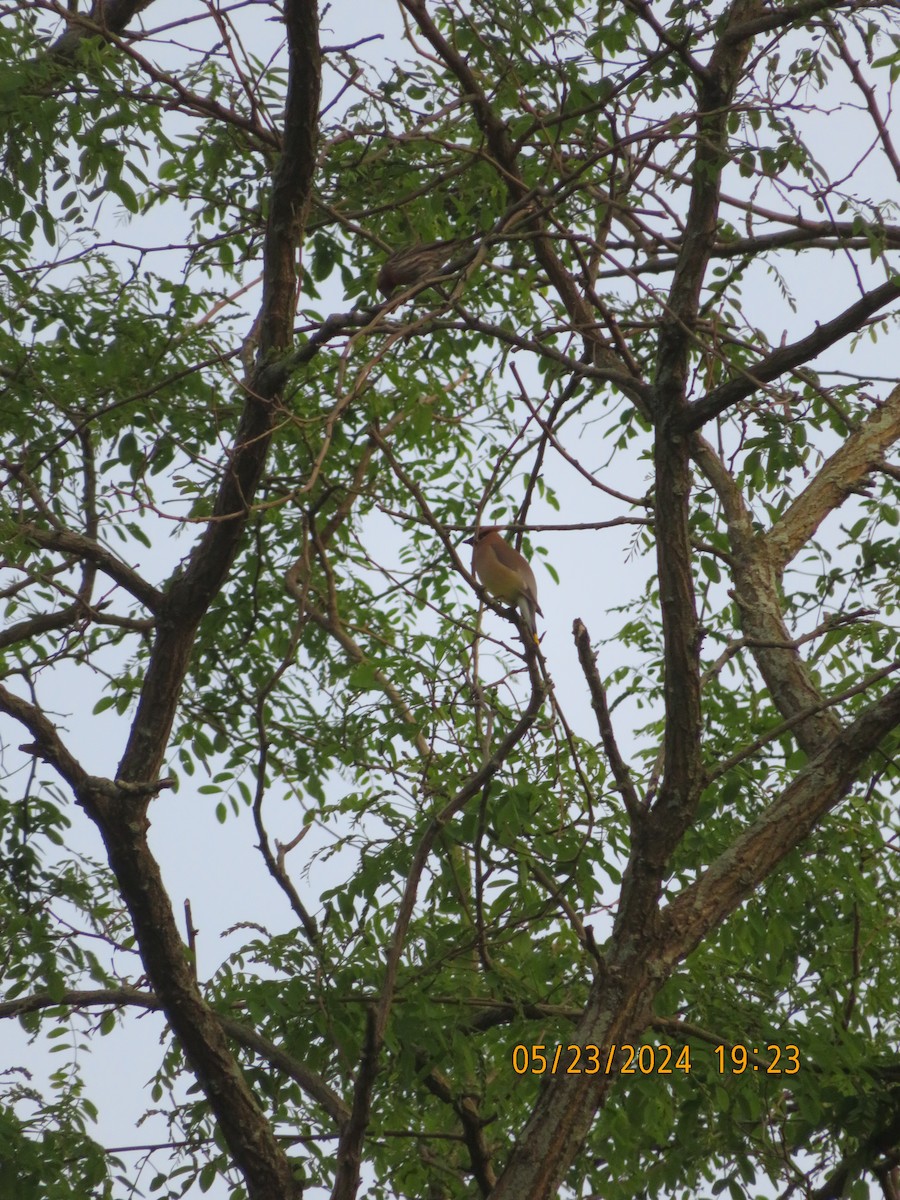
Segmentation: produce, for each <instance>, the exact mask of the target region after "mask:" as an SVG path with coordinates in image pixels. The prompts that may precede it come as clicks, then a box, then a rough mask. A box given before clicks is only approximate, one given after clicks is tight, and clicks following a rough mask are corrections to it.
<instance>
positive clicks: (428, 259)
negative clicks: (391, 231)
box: [375, 238, 465, 296]
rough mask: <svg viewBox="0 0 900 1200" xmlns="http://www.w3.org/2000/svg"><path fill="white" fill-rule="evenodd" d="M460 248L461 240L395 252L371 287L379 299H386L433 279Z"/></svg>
mask: <svg viewBox="0 0 900 1200" xmlns="http://www.w3.org/2000/svg"><path fill="white" fill-rule="evenodd" d="M464 245H465V239H464V238H458V239H454V240H453V241H448V242H424V243H422V244H420V245H418V246H406V247H405V248H404V249H402V250H396V251H395V252H394V253H393V254H392V255H391V256H390V258H389V259H388V260H387V262H386V263H385V264H384V266H383V267H382V268H381V270H380V271H379V272H378V278H377V279H376V280H375V286H376V287H377V288H378V290H379V292H381V294H382V296H390V295H391V294H392V293H393V292H395V291H396V290H397V288H399V287H410V286H411V285H412V284H414V283H424V282H425V281H426V280H428V279H431V278H432V277H435V278H436V277H437V276H439V275H441V274H442V273H443V270H442V268H443V267H445V266H446V265H447V264H448V263H449V262H450V259H451V258H452V257H453V255H454V254H455V253H456V251H457V250H459V249H460V248H461V247H462V246H464Z"/></svg>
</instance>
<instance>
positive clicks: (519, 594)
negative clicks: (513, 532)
mask: <svg viewBox="0 0 900 1200" xmlns="http://www.w3.org/2000/svg"><path fill="white" fill-rule="evenodd" d="M466 545H468V546H471V547H472V570H473V571H474V572H475V574H476V575H477V576H478V578H479V579H480V580H481V582H482V583H483V584H484V586H485V588H486V590H487V591H489V592H490V594H491V595H492V596H494V597H495V599H497V600H504V601H506V603H507V604H515V605H516V606H517V608H518V609H519V612H520V613H521V614H522V618H523V620H524V621H525V625H526V627H527V628H528V632H529V633H530V634H531V636H532V637H533V638H534V640H535V642H537V641H539V640H540V639H539V638H538V635H537V621H536V619H535V613H539V612H541V606H540V605H539V604H538V600H537V583H536V582H535V578H534V571H532V569H531V567H530V566H529V565H528V562H527V560H526V559H524V558H523V557H522V555H521V554H520V553H519V552H518V550H515V549H513V547H512V546H511V545H510V544H509V542H507V541H504V540H503V538H502V537H501V536H500V534H499V533H498V532H497V530H496V528H495V527H493V526H490V527H488V528H485V529H479V530H478V532H477V533H476V534H475V536H474V537H472V538H468V539H467V541H466ZM543 615H544V614H543V613H541V616H543Z"/></svg>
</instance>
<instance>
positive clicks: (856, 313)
mask: <svg viewBox="0 0 900 1200" xmlns="http://www.w3.org/2000/svg"><path fill="white" fill-rule="evenodd" d="M898 296H900V281H896V282H895V280H893V279H890V280H888V282H887V283H882V284H881V285H880V286H879V287H877V288H873V289H872V291H871V292H867V293H866V294H865V295H864V296H862V297H861V298H860V299H859V300H857V301H856V302H855V303H854V304H851V305H850V307H849V308H845V309H844V311H843V312H842V313H840V314H839V315H838V316H836V317H834V318H833V319H832V320H831V321H826V322H825V323H824V324H822V325H817V326H816V329H815V331H814V332H813V333H810V334H808V335H807V336H806V337H805V338H801V339H800V340H799V341H797V342H792V343H791V344H790V345H789V346H781V347H780V348H779V349H778V350H775V351H773V353H772V354H769V355H768V356H767V357H766V358H762V359H760V361H759V362H758V363H757V364H756V366H752V367H747V368H745V369H742V370H741V374H740V376H739V377H737V378H734V379H729V380H728V382H727V383H723V384H720V385H719V387H717V388H713V390H712V391H711V392H707V393H706V395H705V396H704V397H703V399H702V400H697V401H695V402H694V403H693V404H691V405H690V406H689V407H688V409H687V412H686V414H685V416H684V418H683V421H682V428H684V429H686V430H697V429H700V427H701V426H702V425H705V424H706V422H707V421H710V420H712V418H713V417H716V416H718V415H719V413H721V412H724V411H725V409H726V408H730V407H731V406H732V405H733V404H737V403H738V402H739V401H740V400H745V399H746V398H747V397H748V396H750V395H752V394H753V393H754V392H755V391H758V390H759V388H760V387H761V386H762V385H763V384H765V383H771V381H772V380H773V379H777V378H778V377H779V376H780V375H783V374H784V373H785V372H786V371H791V370H793V369H794V368H795V367H799V366H802V365H803V364H804V363H807V362H810V361H812V360H813V359H814V358H816V356H817V355H819V354H821V353H822V351H823V350H827V349H828V347H829V346H833V345H834V344H835V343H836V342H839V341H840V340H841V338H844V337H847V336H848V335H849V334H852V333H855V332H856V330H857V329H859V327H860V325H862V324H863V323H864V322H865V321H866V319H867V318H868V317H870V316H871V315H872V314H873V313H876V312H879V311H880V310H881V309H882V308H884V307H885V306H886V305H888V304H890V303H891V302H892V301H894V300H896V299H897V298H898Z"/></svg>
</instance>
